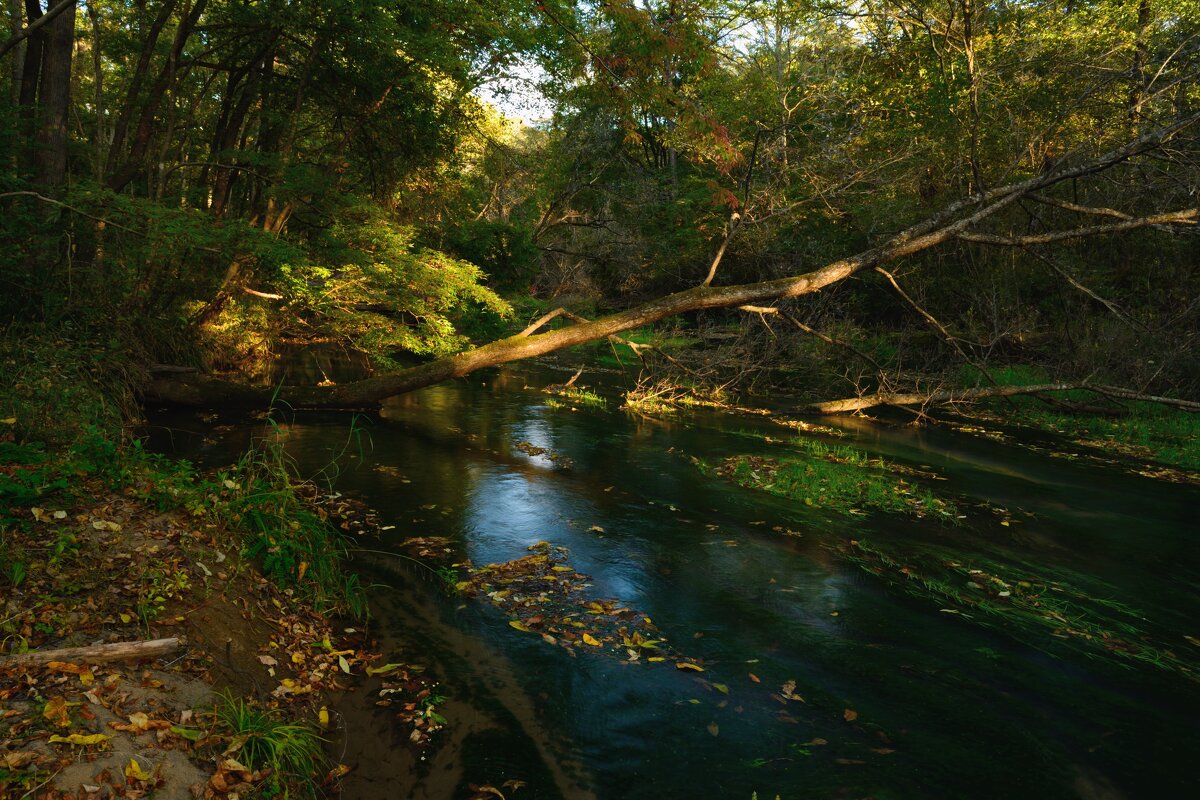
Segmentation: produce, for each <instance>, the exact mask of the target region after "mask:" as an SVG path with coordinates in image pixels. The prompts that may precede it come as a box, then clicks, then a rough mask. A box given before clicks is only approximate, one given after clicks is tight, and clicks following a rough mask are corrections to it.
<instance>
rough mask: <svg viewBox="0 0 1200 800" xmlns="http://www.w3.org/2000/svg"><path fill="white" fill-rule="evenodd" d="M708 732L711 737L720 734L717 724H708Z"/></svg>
mask: <svg viewBox="0 0 1200 800" xmlns="http://www.w3.org/2000/svg"><path fill="white" fill-rule="evenodd" d="M708 732H709V733H711V734H712V735H713V736H716V735H718V734H719V733H720V732H721V728H720V727H719V726H718V725H717V723H715V722H710V723H708Z"/></svg>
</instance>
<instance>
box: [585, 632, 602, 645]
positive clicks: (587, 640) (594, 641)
mask: <svg viewBox="0 0 1200 800" xmlns="http://www.w3.org/2000/svg"><path fill="white" fill-rule="evenodd" d="M583 643H584V644H590V645H591V646H592V647H599V646H600V640H599V639H597V638H596V637H595V636H592V635H591V634H590V633H585V634H584V635H583Z"/></svg>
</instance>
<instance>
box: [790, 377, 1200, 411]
mask: <svg viewBox="0 0 1200 800" xmlns="http://www.w3.org/2000/svg"><path fill="white" fill-rule="evenodd" d="M1072 389H1085V390H1087V391H1089V392H1095V393H1096V394H1099V395H1103V396H1105V397H1112V398H1118V399H1121V400H1139V401H1142V402H1147V403H1158V404H1160V405H1168V406H1173V407H1175V408H1180V409H1183V410H1184V411H1200V403H1196V402H1193V401H1191V400H1180V399H1178V398H1174V397H1159V396H1157V395H1150V394H1142V393H1140V392H1135V391H1133V390H1131V389H1121V388H1119V387H1116V386H1093V385H1092V384H1089V383H1039V384H1033V385H1030V386H985V387H981V388H977V389H950V390H946V391H940V392H908V393H904V394H886V393H885V394H868V395H863V396H862V397H848V398H846V399H845V400H829V401H826V402H824V403H813V404H812V405H809V406H806V407H805V409H804V410H805V411H809V412H812V413H817V414H846V413H849V412H853V411H865V410H866V409H868V408H876V407H878V406H924V405H929V404H931V403H965V402H970V401H972V400H983V399H986V398H989V397H1014V396H1016V395H1039V394H1044V393H1046V392H1065V391H1069V390H1072Z"/></svg>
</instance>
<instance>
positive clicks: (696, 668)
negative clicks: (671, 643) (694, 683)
mask: <svg viewBox="0 0 1200 800" xmlns="http://www.w3.org/2000/svg"><path fill="white" fill-rule="evenodd" d="M675 669H690V670H691V671H692V672H704V667H702V666H700V665H699V664H692V663H691V662H688V661H678V662H676V663H675Z"/></svg>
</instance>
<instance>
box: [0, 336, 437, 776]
mask: <svg viewBox="0 0 1200 800" xmlns="http://www.w3.org/2000/svg"><path fill="white" fill-rule="evenodd" d="M10 344H11V343H10ZM64 344H65V343H63V342H56V343H47V342H46V341H44V340H38V341H32V340H31V341H27V342H25V343H23V345H24V347H23V348H22V351H20V352H19V351H18V350H17V349H16V348H14V347H11V346H9V347H6V348H5V351H4V352H3V354H2V357H0V360H3V361H4V362H5V367H6V368H7V370H8V372H9V374H10V375H13V376H14V377H15V380H14V382H13V384H12V385H11V386H6V387H4V391H3V392H2V394H0V404H2V406H3V407H2V408H0V589H2V590H3V591H2V595H3V598H4V599H3V603H2V605H0V700H2V701H3V703H2V706H0V708H2V711H0V743H2V744H3V746H2V747H0V796H3V797H10V796H11V797H20V798H66V797H71V798H83V797H87V798H104V797H141V796H150V795H152V796H154V797H156V798H187V797H208V798H224V797H234V796H238V795H241V796H245V795H246V793H247V792H255V793H261V794H262V795H264V796H284V797H312V796H318V795H332V794H336V793H337V791H338V783H339V780H340V778H341V777H342V776H344V775H345V774H346V773H347V772H348V771H349V770H350V767H349V766H347V765H346V764H342V763H340V761H339V760H338V758H336V757H334V756H336V755H337V753H336V752H334V750H333V748H334V747H335V746H337V747H339V748H340V745H341V743H342V741H344V740H345V738H346V731H344V730H341V729H339V728H340V727H341V718H340V715H338V714H337V713H336V711H335V712H331V711H330V709H331V708H334V706H335V702H336V701H337V699H338V697H340V696H341V695H342V694H343V693H344V692H346V691H354V690H361V691H367V690H368V689H370V690H373V691H378V690H379V689H380V688H381V687H390V688H392V690H393V691H392V693H393V694H404V695H411V697H405V698H404V699H405V700H407V701H409V702H406V703H400V704H398V706H397V717H398V718H399V722H398V725H399V726H400V727H402V728H404V729H405V730H406V731H408V732H409V742H410V743H411V745H412V746H413V747H416V748H421V747H423V746H425V745H426V744H428V742H429V736H430V734H431V733H432V732H433V731H434V730H436V729H437V728H438V727H439V725H440V723H439V721H438V720H439V717H438V715H437V712H436V707H435V704H434V703H433V702H431V701H430V698H432V697H433V694H432V690H431V687H430V686H429V681H428V680H426V679H425V678H424V677H423V676H422V675H421V674H420V672H419V671H418V670H416V669H413V668H411V667H410V666H409V665H407V664H404V663H401V662H399V661H398V660H396V659H394V658H387V659H385V658H384V657H383V654H381V653H379V652H376V651H375V650H374V649H373V647H372V641H371V638H370V629H369V623H368V620H367V618H366V604H365V597H364V593H363V591H362V590H361V588H360V587H359V586H358V584H357V579H356V578H355V576H353V575H352V574H350V573H349V572H347V571H346V570H344V569H343V565H342V563H341V559H342V556H343V554H344V552H345V550H346V540H347V537H359V536H370V535H371V534H372V532H377V531H378V528H379V523H378V520H377V519H376V518H374V517H373V515H371V514H370V513H369V512H367V510H366V509H365V508H364V507H362V506H361V505H359V504H356V503H353V502H351V501H348V500H346V499H345V498H343V497H341V496H340V495H337V494H333V493H329V492H322V491H319V490H318V489H317V487H315V486H313V485H312V484H307V483H302V482H299V481H297V480H296V479H295V478H294V476H293V475H292V474H291V473H290V471H289V469H288V464H287V462H286V461H285V460H284V457H283V455H282V442H281V440H280V437H282V436H283V435H284V434H283V432H282V431H279V436H278V437H276V438H275V439H274V440H270V441H267V442H264V443H262V444H261V445H260V446H259V447H257V448H256V449H254V450H252V451H251V452H250V453H248V454H246V455H245V456H244V457H243V458H242V459H241V460H240V461H239V462H238V463H237V464H235V465H232V466H230V467H229V468H227V469H225V470H223V471H220V472H216V473H208V474H202V473H199V472H197V471H196V470H194V469H193V468H192V467H191V466H190V465H189V464H187V462H179V461H172V460H169V459H167V458H164V457H161V456H157V455H153V454H150V453H147V452H145V451H144V450H143V449H142V448H141V446H140V444H139V443H138V442H137V441H135V440H131V439H130V438H128V437H127V436H124V435H123V433H122V428H121V424H122V415H121V410H120V408H119V403H117V402H114V399H113V398H114V397H119V396H120V395H119V394H118V393H116V392H113V391H112V390H111V387H106V386H104V385H102V384H100V383H98V382H97V381H96V380H94V379H93V376H98V375H100V374H101V373H100V372H98V371H97V370H95V366H96V362H95V360H94V359H92V358H90V357H89V354H88V353H86V352H84V353H81V352H80V351H79V350H77V349H71V348H70V347H66V346H63V345H64ZM55 345H57V346H55ZM148 642H157V643H158V644H156V645H151V646H150V647H152V648H153V651H152V653H148V655H149V657H142V658H136V657H135V658H122V659H118V658H115V657H114V650H115V649H118V647H119V646H121V645H124V646H127V647H128V648H132V649H133V650H134V651H135V652H137V651H138V649H139V648H143V647H146V646H147V645H146V643H148ZM64 648H83V649H82V650H64ZM117 655H120V653H118V654H117Z"/></svg>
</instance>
